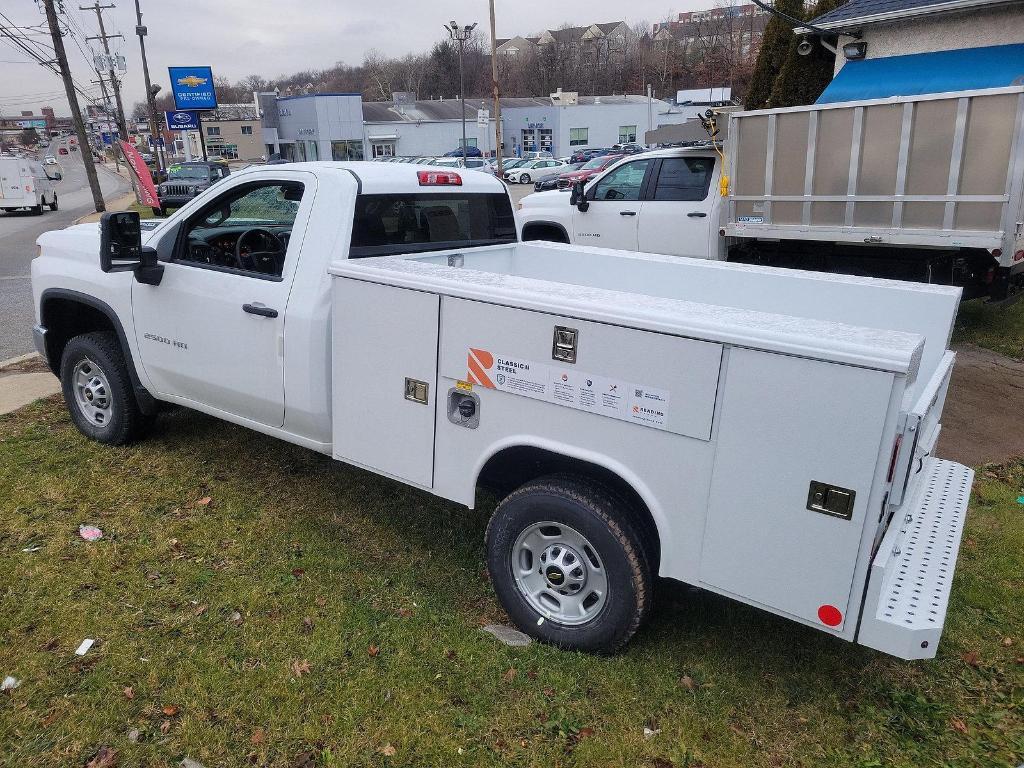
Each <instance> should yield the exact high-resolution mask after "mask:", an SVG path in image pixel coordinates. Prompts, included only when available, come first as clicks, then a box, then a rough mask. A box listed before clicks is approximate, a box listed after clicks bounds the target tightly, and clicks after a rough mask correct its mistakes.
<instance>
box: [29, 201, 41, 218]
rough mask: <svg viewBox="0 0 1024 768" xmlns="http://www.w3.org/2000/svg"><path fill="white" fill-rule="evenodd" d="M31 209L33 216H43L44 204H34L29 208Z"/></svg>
mask: <svg viewBox="0 0 1024 768" xmlns="http://www.w3.org/2000/svg"><path fill="white" fill-rule="evenodd" d="M29 210H30V211H31V212H32V215H33V216H42V215H43V204H42V203H40V204H39V205H33V206H32V207H31V208H29Z"/></svg>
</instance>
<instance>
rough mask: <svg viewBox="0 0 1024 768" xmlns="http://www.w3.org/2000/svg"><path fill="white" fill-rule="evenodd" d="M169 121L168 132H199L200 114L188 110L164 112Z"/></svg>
mask: <svg viewBox="0 0 1024 768" xmlns="http://www.w3.org/2000/svg"><path fill="white" fill-rule="evenodd" d="M164 117H165V118H166V119H167V130H169V131H198V130H199V113H198V112H190V111H188V110H177V111H175V112H164Z"/></svg>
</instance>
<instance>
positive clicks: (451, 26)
mask: <svg viewBox="0 0 1024 768" xmlns="http://www.w3.org/2000/svg"><path fill="white" fill-rule="evenodd" d="M444 28H445V29H447V30H448V34H449V35H451V38H452V40H455V41H457V42H458V44H459V99H460V100H461V101H462V165H463V167H465V165H466V83H465V78H464V76H463V72H462V56H463V54H464V53H465V49H466V41H467V40H469V38H470V37H471V36H472V34H473V30H474V29H476V22H473V23H472V24H467V25H466V26H464V27H460V26H459V25H458V23H457V22H454V21H452V22H449V23H448V24H445V25H444Z"/></svg>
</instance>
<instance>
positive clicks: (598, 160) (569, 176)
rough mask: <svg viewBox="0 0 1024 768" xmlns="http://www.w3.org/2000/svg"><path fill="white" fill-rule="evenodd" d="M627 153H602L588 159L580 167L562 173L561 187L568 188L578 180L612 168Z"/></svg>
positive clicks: (559, 179)
mask: <svg viewBox="0 0 1024 768" xmlns="http://www.w3.org/2000/svg"><path fill="white" fill-rule="evenodd" d="M624 157H625V155H614V154H613V155H601V156H600V157H595V158H593V159H592V160H588V161H587V162H585V163H583V164H582V165H581V166H580V167H579V168H577V169H576V170H574V171H570V172H568V173H563V174H561V175H560V176H559V177H558V179H557V181H558V188H559V189H568V188H569V187H571V186H572V185H573V184H576V183H577V182H581V181H582V182H587V181H589V180H590V179H591V178H593V177H594V176H597V174H599V173H603V172H604V170H605V169H606V168H610V167H611V166H613V165H615V163H617V162H619V160H621V159H622V158H624Z"/></svg>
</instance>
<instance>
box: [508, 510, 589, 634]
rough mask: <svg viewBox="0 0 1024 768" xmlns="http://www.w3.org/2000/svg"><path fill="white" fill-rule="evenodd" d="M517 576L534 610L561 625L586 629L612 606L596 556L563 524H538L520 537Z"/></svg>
mask: <svg viewBox="0 0 1024 768" xmlns="http://www.w3.org/2000/svg"><path fill="white" fill-rule="evenodd" d="M512 576H513V577H514V578H515V582H516V587H518V588H519V592H520V594H521V595H522V596H523V598H524V599H525V600H526V602H527V603H529V605H530V607H532V608H533V609H534V610H535V611H537V612H538V613H540V614H541V615H542V616H544V617H545V618H546V619H547V620H549V621H553V622H555V623H556V624H563V625H566V626H578V625H580V624H585V623H587V622H588V621H591V620H592V619H594V618H595V617H596V616H597V615H598V614H600V612H601V609H602V608H603V607H604V605H605V603H606V602H607V600H608V576H607V574H606V573H605V570H604V563H603V562H602V561H601V558H600V557H599V556H598V553H597V550H596V549H595V548H594V546H593V545H592V544H591V543H590V542H589V541H587V539H586V537H585V536H583V534H581V533H580V532H579V531H576V530H574V529H573V528H570V527H569V526H567V525H564V524H562V523H554V522H550V521H543V522H539V523H534V524H533V525H530V526H529V527H528V528H526V530H524V531H523V532H522V533H520V534H519V538H517V539H516V543H515V545H514V546H513V547H512Z"/></svg>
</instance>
